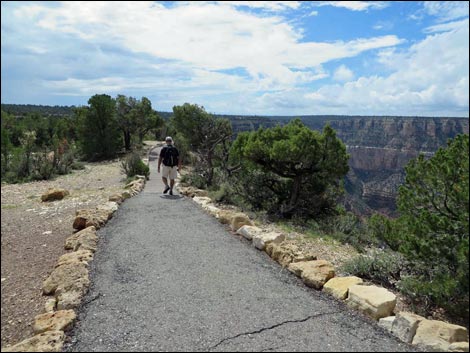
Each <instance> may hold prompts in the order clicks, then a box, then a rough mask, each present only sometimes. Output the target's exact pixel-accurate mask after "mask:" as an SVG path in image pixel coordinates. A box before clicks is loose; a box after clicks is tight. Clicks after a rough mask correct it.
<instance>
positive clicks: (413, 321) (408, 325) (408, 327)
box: [391, 311, 426, 343]
mask: <svg viewBox="0 0 470 353" xmlns="http://www.w3.org/2000/svg"><path fill="white" fill-rule="evenodd" d="M423 320H426V319H425V318H424V317H422V316H419V315H416V314H413V313H408V312H404V311H402V312H399V313H398V314H397V316H396V319H395V321H394V323H393V325H392V331H391V333H392V334H393V335H395V336H397V337H398V338H399V339H400V340H402V341H403V342H406V343H411V341H413V337H414V336H415V334H416V329H417V328H418V324H419V323H420V322H421V321H423Z"/></svg>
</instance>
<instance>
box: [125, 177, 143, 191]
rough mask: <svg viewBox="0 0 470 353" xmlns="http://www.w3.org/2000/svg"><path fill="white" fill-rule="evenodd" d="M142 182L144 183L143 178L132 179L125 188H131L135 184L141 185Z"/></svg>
mask: <svg viewBox="0 0 470 353" xmlns="http://www.w3.org/2000/svg"><path fill="white" fill-rule="evenodd" d="M142 183H143V181H142V180H141V179H138V180H132V181H131V182H130V183H128V184H126V186H124V189H131V188H132V187H134V186H135V185H139V184H142Z"/></svg>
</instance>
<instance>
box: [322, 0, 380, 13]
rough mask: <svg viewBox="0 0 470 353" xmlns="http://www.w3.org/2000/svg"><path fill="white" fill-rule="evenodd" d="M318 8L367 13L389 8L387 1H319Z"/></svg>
mask: <svg viewBox="0 0 470 353" xmlns="http://www.w3.org/2000/svg"><path fill="white" fill-rule="evenodd" d="M317 6H334V7H343V8H346V9H348V10H352V11H366V10H368V9H369V8H371V9H378V10H380V9H383V8H386V7H387V6H388V4H387V2H386V1H319V2H318V4H317Z"/></svg>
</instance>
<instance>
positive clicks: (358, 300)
mask: <svg viewBox="0 0 470 353" xmlns="http://www.w3.org/2000/svg"><path fill="white" fill-rule="evenodd" d="M346 303H347V304H348V306H350V307H352V308H354V309H358V310H359V311H362V312H363V313H364V314H366V315H368V316H370V317H372V318H373V319H375V320H379V319H380V318H383V317H387V316H390V315H391V314H392V312H393V309H395V305H396V303H397V297H396V295H395V294H393V293H392V292H390V291H388V290H387V289H385V288H382V287H377V286H361V285H352V286H350V287H349V293H348V299H347V301H346Z"/></svg>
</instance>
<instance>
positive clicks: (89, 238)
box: [65, 226, 98, 252]
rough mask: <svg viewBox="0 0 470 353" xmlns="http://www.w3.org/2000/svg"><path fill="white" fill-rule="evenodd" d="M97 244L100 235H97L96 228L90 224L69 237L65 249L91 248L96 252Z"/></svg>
mask: <svg viewBox="0 0 470 353" xmlns="http://www.w3.org/2000/svg"><path fill="white" fill-rule="evenodd" d="M97 244H98V236H97V235H96V228H95V227H94V226H90V227H88V228H85V229H82V230H81V231H79V232H77V233H75V234H74V235H72V236H70V237H68V238H67V239H66V241H65V249H68V250H73V251H78V250H90V251H92V252H95V251H96V248H97Z"/></svg>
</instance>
